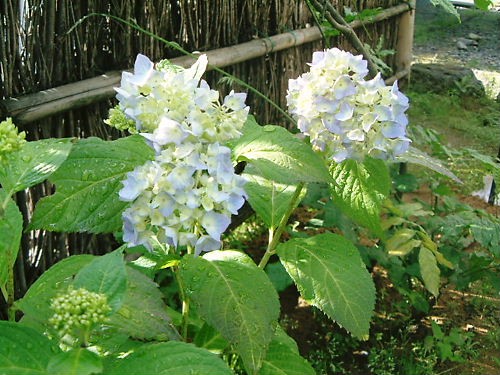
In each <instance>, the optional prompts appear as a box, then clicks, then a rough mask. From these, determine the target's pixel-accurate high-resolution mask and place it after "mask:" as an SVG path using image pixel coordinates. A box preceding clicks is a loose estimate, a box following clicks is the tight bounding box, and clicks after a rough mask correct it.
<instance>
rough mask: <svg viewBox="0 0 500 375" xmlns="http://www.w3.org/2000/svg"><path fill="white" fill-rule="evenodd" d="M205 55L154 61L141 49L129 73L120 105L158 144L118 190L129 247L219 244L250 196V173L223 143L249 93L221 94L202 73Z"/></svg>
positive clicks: (239, 120)
mask: <svg viewBox="0 0 500 375" xmlns="http://www.w3.org/2000/svg"><path fill="white" fill-rule="evenodd" d="M206 65H207V58H206V56H205V55H202V56H201V57H200V58H199V59H198V61H197V62H196V63H195V64H194V65H193V66H192V67H191V68H189V69H182V68H179V67H176V66H173V65H169V64H165V63H163V64H161V65H160V68H158V67H157V69H155V68H154V64H153V63H152V62H151V61H150V60H149V59H148V58H147V57H145V56H143V55H139V56H138V57H137V60H136V63H135V72H134V74H132V73H126V72H125V73H123V76H122V83H121V87H120V88H119V89H117V91H118V95H117V97H118V99H119V101H120V104H119V108H120V109H122V110H123V112H124V113H125V114H126V116H128V118H130V119H132V120H133V121H134V122H135V124H136V127H137V129H138V130H139V131H140V134H141V135H142V136H143V137H145V138H146V139H147V141H148V142H149V144H150V145H151V147H153V148H154V149H155V151H156V157H155V160H153V161H150V162H147V163H146V164H144V165H142V166H140V167H137V168H136V169H135V170H134V171H132V172H130V173H128V174H127V179H126V180H125V181H124V182H123V189H121V190H120V192H119V195H120V199H121V200H122V201H126V202H132V203H131V205H130V207H129V208H128V209H126V210H125V211H124V213H123V221H124V234H123V239H124V241H125V242H127V243H128V244H129V246H136V245H144V246H145V247H146V248H148V249H149V250H152V249H153V246H154V245H155V244H157V243H158V242H159V243H163V244H167V245H169V246H173V247H178V246H188V247H190V248H192V249H194V252H195V254H199V253H201V252H202V251H211V250H216V249H220V246H221V240H220V237H221V235H222V233H223V232H224V231H225V230H226V229H227V227H228V225H229V224H230V220H231V214H236V213H237V212H238V209H239V208H240V207H241V206H242V205H243V203H244V201H245V197H246V194H245V191H244V189H243V185H244V183H245V181H244V179H243V178H242V177H241V176H239V175H236V174H235V173H234V168H233V164H232V160H231V150H230V149H229V148H228V147H225V146H223V143H224V142H226V141H228V140H230V139H232V138H235V137H238V136H239V135H241V132H240V130H241V128H242V127H243V124H244V123H245V121H246V119H247V116H248V107H247V106H246V105H245V99H246V94H241V93H234V92H233V91H231V93H230V94H229V95H228V96H226V97H225V98H224V101H223V103H222V104H221V103H220V102H219V94H218V92H217V91H215V90H211V89H210V87H209V86H208V84H207V83H206V82H205V81H203V80H201V81H200V77H201V75H202V74H203V73H204V71H205V68H206Z"/></svg>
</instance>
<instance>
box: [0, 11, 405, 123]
mask: <svg viewBox="0 0 500 375" xmlns="http://www.w3.org/2000/svg"><path fill="white" fill-rule="evenodd" d="M409 10H411V7H410V6H409V5H408V3H402V4H399V5H396V6H394V7H391V8H388V9H385V10H383V11H381V12H380V13H378V14H376V15H375V16H373V17H369V18H367V19H364V20H355V21H353V22H351V24H350V25H351V27H353V28H359V27H362V26H364V25H367V24H371V23H376V22H380V21H383V20H385V19H388V18H391V17H394V16H397V15H399V14H401V13H404V12H407V11H409ZM319 39H321V31H320V29H319V28H318V27H316V26H314V27H309V28H305V29H298V30H293V31H290V32H287V33H283V34H278V35H274V36H271V37H269V38H262V39H256V40H252V41H250V42H246V43H241V44H237V45H234V46H230V47H224V48H220V49H216V50H212V51H207V52H204V53H205V54H206V55H207V57H208V61H209V64H210V65H211V66H212V67H219V68H223V67H226V66H229V65H233V64H237V63H240V62H244V61H248V60H251V59H254V58H257V57H260V56H265V55H266V54H269V53H272V52H277V51H281V50H285V49H288V48H291V47H295V46H300V45H302V44H306V43H310V42H313V41H316V40H319ZM171 62H172V63H173V64H176V65H180V66H183V67H187V66H189V65H191V64H192V63H193V58H192V57H190V56H182V57H177V58H173V59H171ZM208 70H210V66H209V67H208ZM396 75H397V74H396ZM398 78H400V77H399V76H398ZM120 79H121V71H111V72H107V73H105V74H103V75H100V76H98V77H94V78H90V79H85V80H82V81H79V82H74V83H69V84H66V85H63V86H59V87H55V88H51V89H47V90H43V91H40V92H37V93H34V94H28V95H24V96H21V97H18V98H8V99H5V100H2V101H0V114H1V117H2V118H5V117H13V119H14V121H15V123H16V124H18V125H24V124H28V123H31V122H34V121H36V120H40V119H42V118H45V117H48V116H52V115H55V114H58V113H62V112H66V111H68V110H71V109H76V108H80V107H83V106H86V105H89V104H93V103H96V102H99V101H102V100H106V99H109V98H112V97H113V96H114V95H115V90H114V87H116V86H118V85H119V84H120ZM389 79H390V78H389Z"/></svg>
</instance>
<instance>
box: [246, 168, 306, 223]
mask: <svg viewBox="0 0 500 375" xmlns="http://www.w3.org/2000/svg"><path fill="white" fill-rule="evenodd" d="M243 176H244V178H245V180H246V181H247V183H246V184H245V191H246V192H247V194H248V202H249V203H250V205H251V206H252V208H253V209H254V211H255V212H256V213H257V215H259V216H260V218H261V219H262V220H263V221H264V223H265V224H266V226H267V228H273V229H276V228H277V227H278V226H279V224H280V222H281V221H282V220H283V218H284V216H285V215H286V214H287V213H288V212H290V211H289V210H290V205H291V204H292V199H293V196H294V194H295V191H296V189H297V185H288V184H280V183H277V182H275V181H273V180H269V179H267V178H265V177H262V176H261V175H260V174H259V173H258V171H257V170H256V169H255V168H253V166H248V167H247V168H246V169H245V173H244V174H243ZM305 193H306V189H302V193H301V196H300V197H299V199H297V201H296V202H294V203H295V207H297V206H298V204H299V203H300V201H301V198H302V197H303V196H304V195H305ZM295 207H294V208H295Z"/></svg>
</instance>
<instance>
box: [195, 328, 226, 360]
mask: <svg viewBox="0 0 500 375" xmlns="http://www.w3.org/2000/svg"><path fill="white" fill-rule="evenodd" d="M193 342H194V344H195V345H196V346H197V347H199V348H205V349H207V350H210V351H211V352H212V353H219V354H220V353H222V352H223V351H224V349H226V348H227V347H228V346H229V343H228V342H227V340H226V339H225V338H224V337H222V335H221V334H220V332H219V331H217V330H216V329H215V328H214V327H212V326H211V325H210V324H207V323H205V324H203V326H202V327H201V329H200V330H199V331H198V332H197V333H196V336H195V337H194V340H193Z"/></svg>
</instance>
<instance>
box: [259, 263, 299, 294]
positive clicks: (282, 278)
mask: <svg viewBox="0 0 500 375" xmlns="http://www.w3.org/2000/svg"><path fill="white" fill-rule="evenodd" d="M265 271H266V273H267V276H268V277H269V280H271V283H272V284H273V285H274V288H275V289H276V291H277V292H282V291H284V290H285V289H286V288H288V287H289V286H290V285H292V284H293V280H292V279H291V278H290V275H288V273H287V272H286V270H285V268H284V267H283V265H282V264H281V263H280V262H275V263H268V264H267V266H266V269H265Z"/></svg>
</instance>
